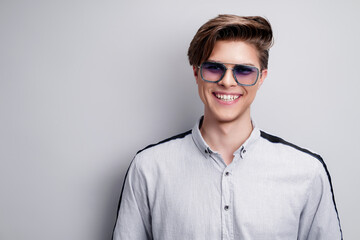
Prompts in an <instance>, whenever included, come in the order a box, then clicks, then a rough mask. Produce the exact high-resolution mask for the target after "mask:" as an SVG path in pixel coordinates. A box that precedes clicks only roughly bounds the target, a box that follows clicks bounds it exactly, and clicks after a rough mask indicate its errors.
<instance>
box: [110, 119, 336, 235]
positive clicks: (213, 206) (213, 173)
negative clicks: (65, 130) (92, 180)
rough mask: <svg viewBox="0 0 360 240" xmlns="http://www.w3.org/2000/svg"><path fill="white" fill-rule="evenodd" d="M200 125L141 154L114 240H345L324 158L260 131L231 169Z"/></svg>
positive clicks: (128, 176) (126, 191) (240, 151)
mask: <svg viewBox="0 0 360 240" xmlns="http://www.w3.org/2000/svg"><path fill="white" fill-rule="evenodd" d="M200 121H201V120H200ZM200 121H198V123H197V124H196V125H195V126H194V128H193V129H192V130H190V131H188V132H186V133H183V134H180V135H177V136H174V137H172V138H169V139H166V140H164V141H161V142H159V143H158V144H153V145H150V146H148V147H146V148H145V149H143V150H141V151H139V152H138V153H137V154H136V156H135V158H134V159H133V161H132V163H131V164H130V167H129V169H128V172H127V174H126V177H125V181H124V185H123V189H122V192H121V197H120V202H119V211H118V218H117V222H116V225H115V229H114V233H113V239H114V240H145V239H156V240H177V239H179V240H184V239H186V240H188V239H189V240H190V239H194V240H198V239H199V240H200V239H204V240H205V239H206V240H212V239H214V240H219V239H226V240H228V239H229V240H230V239H249V240H253V239H256V240H260V239H261V240H265V239H269V240H270V239H271V240H273V239H278V240H280V239H281V240H289V239H298V240H303V239H310V240H333V239H334V240H335V239H336V240H339V239H342V232H341V228H340V221H339V217H338V213H337V210H336V205H335V199H334V194H333V189H332V185H331V179H330V175H329V172H328V170H327V168H326V165H325V163H324V161H323V160H322V158H321V157H320V156H319V155H317V154H314V153H312V152H310V151H308V150H305V149H302V148H300V147H297V146H295V145H293V144H291V143H288V142H286V141H284V140H283V139H281V138H278V137H275V136H272V135H269V134H267V133H265V132H263V131H260V130H259V129H258V128H257V127H255V128H254V129H253V131H252V133H251V135H250V137H249V138H248V139H247V140H246V142H245V143H244V144H243V145H242V146H241V147H240V148H239V149H238V150H237V151H235V153H234V159H233V161H232V163H231V164H229V165H226V164H225V162H224V160H223V159H222V158H221V156H220V154H218V153H217V152H215V151H213V150H212V149H211V148H210V147H209V146H208V145H207V144H206V142H205V141H204V139H203V138H202V136H201V133H200V131H199V124H200Z"/></svg>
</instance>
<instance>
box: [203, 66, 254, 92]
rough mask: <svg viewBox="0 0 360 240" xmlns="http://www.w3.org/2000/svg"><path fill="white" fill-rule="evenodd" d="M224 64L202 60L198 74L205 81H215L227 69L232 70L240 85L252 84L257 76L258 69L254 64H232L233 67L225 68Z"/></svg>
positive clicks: (219, 79)
mask: <svg viewBox="0 0 360 240" xmlns="http://www.w3.org/2000/svg"><path fill="white" fill-rule="evenodd" d="M225 64H232V63H220V62H203V63H202V64H201V66H198V68H200V75H201V78H202V80H204V81H205V82H212V83H217V82H220V81H221V79H223V77H224V76H225V73H226V71H227V70H228V69H230V70H232V73H233V76H234V79H235V81H236V83H237V84H238V85H240V86H253V85H255V84H256V82H257V80H258V78H259V69H258V68H257V67H254V66H248V65H242V64H235V65H234V64H232V65H234V67H233V68H227V67H226V66H225Z"/></svg>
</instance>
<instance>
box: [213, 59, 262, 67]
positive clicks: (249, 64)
mask: <svg viewBox="0 0 360 240" xmlns="http://www.w3.org/2000/svg"><path fill="white" fill-rule="evenodd" d="M207 61H208V62H215V63H222V64H232V65H246V66H252V67H256V66H255V65H254V64H252V63H225V62H220V61H216V60H211V59H208V60H207Z"/></svg>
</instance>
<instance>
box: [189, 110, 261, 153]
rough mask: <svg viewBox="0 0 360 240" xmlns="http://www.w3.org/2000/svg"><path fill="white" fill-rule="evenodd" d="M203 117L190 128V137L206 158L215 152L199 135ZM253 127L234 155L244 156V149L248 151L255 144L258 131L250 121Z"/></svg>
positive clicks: (258, 134)
mask: <svg viewBox="0 0 360 240" xmlns="http://www.w3.org/2000/svg"><path fill="white" fill-rule="evenodd" d="M203 118H204V116H202V117H201V118H200V119H199V120H198V121H197V122H196V124H195V126H194V127H193V128H192V137H193V140H194V142H195V145H196V146H197V147H198V149H199V150H200V152H201V153H202V154H203V155H204V156H205V157H208V156H209V154H211V153H216V151H214V150H212V149H211V148H210V147H209V145H208V144H207V143H206V142H205V140H204V138H203V137H202V135H201V132H200V126H201V124H202V120H203ZM251 122H252V125H253V130H252V132H251V134H250V136H249V138H248V139H246V141H245V142H244V144H243V145H242V146H240V148H239V149H237V150H236V151H235V152H234V154H245V153H246V149H248V148H249V147H250V146H251V145H252V144H253V143H255V142H256V140H258V139H259V137H260V129H259V128H258V127H257V126H256V124H255V122H254V121H253V120H251ZM244 150H245V151H244Z"/></svg>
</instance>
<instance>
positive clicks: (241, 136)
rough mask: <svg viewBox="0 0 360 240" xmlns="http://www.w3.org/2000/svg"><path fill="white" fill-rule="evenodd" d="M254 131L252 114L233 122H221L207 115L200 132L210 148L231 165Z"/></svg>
mask: <svg viewBox="0 0 360 240" xmlns="http://www.w3.org/2000/svg"><path fill="white" fill-rule="evenodd" d="M252 129H253V126H252V123H251V118H250V114H246V115H245V116H241V117H239V118H238V119H236V120H234V121H231V122H220V121H218V120H216V119H214V118H211V117H207V116H206V114H205V116H204V119H203V123H202V126H201V129H200V132H201V135H202V136H203V138H204V140H205V141H206V143H207V144H208V145H209V146H210V148H211V149H213V150H214V151H216V152H218V153H220V154H221V156H222V158H223V159H224V161H225V163H226V164H229V163H231V161H232V159H233V153H234V152H235V151H236V150H237V149H238V148H239V147H241V145H242V144H243V143H244V142H245V141H246V139H248V138H249V136H250V134H251V132H252Z"/></svg>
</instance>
